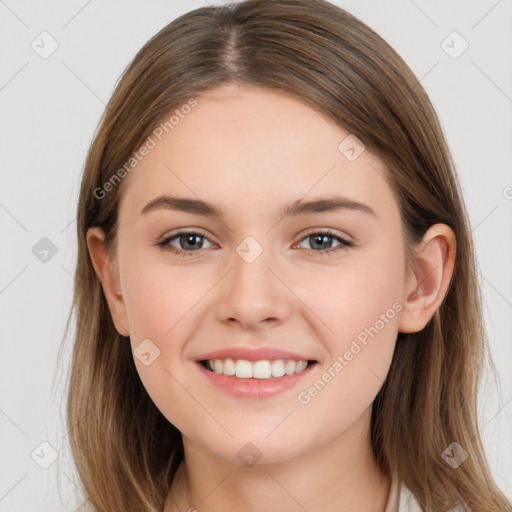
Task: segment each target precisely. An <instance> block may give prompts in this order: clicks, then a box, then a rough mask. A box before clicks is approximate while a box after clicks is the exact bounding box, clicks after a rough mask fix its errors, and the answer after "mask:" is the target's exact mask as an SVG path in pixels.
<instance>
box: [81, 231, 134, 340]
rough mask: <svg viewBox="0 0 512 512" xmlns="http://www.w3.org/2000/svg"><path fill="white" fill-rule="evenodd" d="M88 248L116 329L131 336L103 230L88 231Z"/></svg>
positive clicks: (117, 279) (123, 334)
mask: <svg viewBox="0 0 512 512" xmlns="http://www.w3.org/2000/svg"><path fill="white" fill-rule="evenodd" d="M87 247H88V248H89V255H90V257H91V261H92V264H93V267H94V271H95V272H96V275H97V276H98V279H99V280H100V282H101V286H102V288H103V293H104V295H105V299H106V300H107V304H108V307H109V310H110V314H111V316H112V320H113V322H114V325H115V328H116V330H117V332H118V333H119V334H121V336H129V329H128V317H127V314H126V306H125V303H124V299H123V296H122V294H121V290H120V286H119V278H118V275H117V272H116V269H115V266H114V264H113V262H111V261H110V259H109V256H108V254H107V248H106V245H105V233H104V232H103V230H102V229H101V228H98V227H93V228H90V229H89V230H88V231H87Z"/></svg>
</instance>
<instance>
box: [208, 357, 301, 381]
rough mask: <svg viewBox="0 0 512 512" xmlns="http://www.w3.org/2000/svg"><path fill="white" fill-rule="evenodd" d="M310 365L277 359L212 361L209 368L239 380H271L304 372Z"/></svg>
mask: <svg viewBox="0 0 512 512" xmlns="http://www.w3.org/2000/svg"><path fill="white" fill-rule="evenodd" d="M307 365H308V362H307V361H293V360H286V361H285V360H283V359H276V360H274V361H268V360H263V361H255V362H251V361H246V360H245V359H237V360H234V359H231V358H227V359H210V360H208V362H207V366H208V368H210V369H211V370H212V371H214V372H215V373H219V374H222V375H228V376H231V375H235V376H236V377H238V378H239V379H251V378H254V379H270V378H271V377H282V376H283V375H285V374H286V375H293V374H294V373H299V372H302V371H304V370H305V369H306V367H307Z"/></svg>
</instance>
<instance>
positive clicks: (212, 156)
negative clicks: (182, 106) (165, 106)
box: [122, 84, 394, 214]
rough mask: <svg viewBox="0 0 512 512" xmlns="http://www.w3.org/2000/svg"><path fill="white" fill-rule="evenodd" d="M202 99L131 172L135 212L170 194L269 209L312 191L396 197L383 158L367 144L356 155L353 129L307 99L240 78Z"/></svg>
mask: <svg viewBox="0 0 512 512" xmlns="http://www.w3.org/2000/svg"><path fill="white" fill-rule="evenodd" d="M195 100H196V101H197V103H196V106H195V107H194V108H192V109H187V112H188V113H187V114H182V115H181V116H179V117H176V120H177V122H175V124H173V125H172V128H170V127H169V126H167V130H160V132H162V131H163V133H161V134H160V136H159V138H156V137H153V139H154V140H155V143H156V144H155V147H154V148H153V149H151V151H149V153H148V154H147V155H146V156H145V157H144V158H143V159H142V160H141V161H140V162H139V163H138V164H137V166H136V167H135V169H134V170H133V171H132V172H131V174H130V176H129V180H128V182H129V183H126V184H125V185H127V187H126V189H125V191H124V197H123V199H122V209H123V204H124V205H130V208H129V211H130V212H129V213H130V214H131V213H132V212H133V213H135V212H137V213H138V212H140V210H141V209H142V208H143V207H144V205H145V204H146V203H147V202H148V201H150V200H151V199H154V197H156V196H158V195H161V194H164V193H169V194H174V195H179V194H181V195H186V196H187V197H191V196H196V197H198V198H202V199H207V200H209V201H211V202H214V203H217V204H223V205H226V206H225V208H224V209H226V210H227V211H228V213H229V205H232V206H233V207H234V206H236V205H237V206H240V207H244V206H245V208H246V209H247V211H252V212H255V211H258V212H261V213H262V214H263V211H264V210H265V209H266V208H268V207H269V206H270V204H271V203H274V202H276V203H277V202H278V203H279V204H276V207H278V206H280V205H281V203H283V202H288V203H289V202H292V201H294V200H297V199H299V198H300V197H302V196H304V195H306V194H307V195H308V196H311V197H312V196H313V195H315V196H318V195H321V194H324V195H325V193H329V194H330V195H332V194H333V193H335V192H336V193H340V194H343V195H345V196H356V197H357V198H359V199H363V198H365V199H366V201H367V202H372V201H375V200H377V199H378V198H379V197H380V199H381V200H382V199H383V198H384V199H386V198H387V199H388V200H391V201H393V200H394V199H393V196H392V191H391V189H390V187H389V186H388V185H387V183H386V181H385V179H384V177H385V170H384V167H383V165H382V164H381V162H380V161H379V160H378V159H377V158H376V157H375V156H373V155H371V154H370V153H369V152H368V151H366V150H365V151H363V152H362V153H361V155H360V156H359V157H358V158H357V159H355V160H350V159H348V158H347V155H346V153H344V150H345V149H346V148H345V146H346V143H345V142H343V141H347V140H348V141H349V143H350V142H351V140H352V139H351V138H350V137H353V136H352V135H351V134H350V133H349V132H347V131H345V130H344V129H342V128H341V127H339V126H338V125H336V124H335V123H334V122H333V121H332V120H331V119H330V118H328V117H327V116H324V115H322V114H321V113H319V112H318V111H317V110H315V109H314V108H312V107H311V106H310V105H308V104H307V103H306V102H305V101H302V100H301V99H299V98H296V97H293V96H290V95H288V94H286V93H285V92H283V91H279V90H271V89H266V88H265V89H264V88H258V87H254V86H246V85H243V86H240V85H238V84H229V85H224V86H222V87H219V88H217V89H214V90H210V91H208V92H206V93H203V94H201V95H199V96H197V97H195ZM169 117H170V114H168V115H166V116H164V117H163V122H165V121H166V120H168V119H169ZM159 139H161V140H159ZM340 143H342V145H341V146H340ZM356 144H357V143H356ZM360 149H361V148H360V147H356V150H360ZM356 197H351V198H352V199H356ZM126 208H127V206H126Z"/></svg>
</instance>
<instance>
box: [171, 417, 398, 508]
mask: <svg viewBox="0 0 512 512" xmlns="http://www.w3.org/2000/svg"><path fill="white" fill-rule="evenodd" d="M370 415H371V408H369V409H368V410H367V411H366V412H365V414H364V415H363V416H361V418H359V419H358V420H357V422H356V423H354V424H353V425H352V426H351V427H350V428H349V430H347V431H345V432H343V434H342V435H340V436H339V437H337V438H335V439H333V440H331V441H329V442H327V443H325V444H324V445H322V446H321V447H320V448H317V449H315V450H311V451H307V452H306V451H305V452H303V453H302V454H301V455H299V456H297V457H294V458H293V459H289V460H286V461H281V462H276V463H272V464H256V465H255V466H252V467H246V466H244V465H243V464H241V463H240V462H234V461H231V460H226V459H223V458H220V457H218V456H217V455H216V454H214V453H212V452H211V451H210V450H208V449H207V448H205V447H204V446H201V445H198V444H197V443H195V442H194V441H192V440H191V439H189V438H186V437H185V436H183V443H184V454H185V457H184V461H183V462H182V464H181V465H180V467H179V469H178V471H177V473H176V476H175V478H174V480H173V482H172V486H171V489H170V491H169V494H168V496H167V500H166V503H165V507H164V512H178V511H183V510H186V511H188V510H190V511H193V510H194V509H196V510H197V511H200V512H213V511H218V510H240V509H241V508H243V510H244V511H246V512H256V511H261V508H262V504H264V505H265V509H266V510H279V511H280V512H292V511H293V512H295V511H297V510H300V509H303V510H323V511H331V510H332V511H340V510H342V511H343V510H358V511H359V512H384V511H385V508H386V503H387V501H388V497H389V492H390V486H391V479H390V477H389V476H388V475H385V474H384V473H382V472H381V471H380V469H379V468H378V466H377V464H376V461H375V459H374V457H373V454H372V451H371V444H370V437H369V428H368V427H369V423H370V421H369V420H370ZM269 504H272V505H271V508H269V506H268V505H269Z"/></svg>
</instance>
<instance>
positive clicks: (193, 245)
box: [157, 231, 208, 256]
mask: <svg viewBox="0 0 512 512" xmlns="http://www.w3.org/2000/svg"><path fill="white" fill-rule="evenodd" d="M202 240H208V239H207V238H206V237H205V236H203V235H200V234H199V233H194V232H188V231H180V232H179V233H176V234H175V235H172V236H170V237H167V238H166V239H165V240H162V241H161V242H159V243H158V244H157V245H158V246H160V247H161V248H162V249H165V250H168V251H171V252H173V253H175V254H179V255H182V256H193V253H194V252H195V251H197V250H199V249H203V242H202ZM173 242H177V243H178V246H179V247H175V246H174V245H172V243H173Z"/></svg>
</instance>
